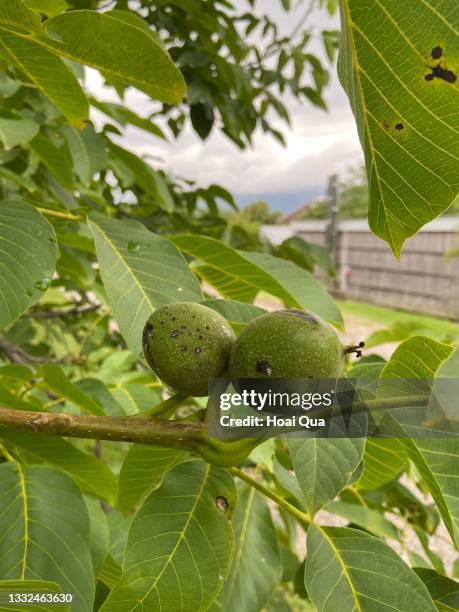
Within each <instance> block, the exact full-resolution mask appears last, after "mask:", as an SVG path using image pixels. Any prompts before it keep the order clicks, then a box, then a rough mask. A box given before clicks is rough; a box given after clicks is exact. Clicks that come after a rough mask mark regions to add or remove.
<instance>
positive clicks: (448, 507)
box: [380, 336, 459, 543]
mask: <svg viewBox="0 0 459 612" xmlns="http://www.w3.org/2000/svg"><path fill="white" fill-rule="evenodd" d="M452 350H453V349H452V347H451V346H448V345H446V344H441V343H440V342H436V341H435V340H432V339H431V338H425V337H422V336H419V337H418V336H416V337H414V338H410V339H409V340H406V341H405V342H402V344H400V346H399V347H398V348H397V349H396V350H395V351H394V353H393V354H392V357H391V359H390V360H389V362H388V363H387V365H386V367H385V368H384V370H383V372H382V375H381V383H380V395H381V396H384V395H391V394H392V395H393V394H394V391H396V392H397V395H410V394H412V393H413V388H414V392H415V393H416V392H417V393H420V392H421V391H424V388H425V390H426V392H430V384H431V383H430V380H429V379H431V378H432V377H433V376H434V374H435V372H436V371H437V370H438V368H439V367H440V364H441V363H443V362H444V361H445V359H447V357H448V356H449V355H450V354H451V353H452ZM394 377H397V380H395V381H394ZM403 377H406V378H405V379H404V378H403ZM414 378H420V379H421V380H420V383H419V385H416V386H414V385H413V379H414ZM423 379H424V380H423ZM425 379H426V380H425ZM396 383H397V384H396ZM397 422H398V425H399V426H400V427H401V429H402V432H403V436H404V437H401V438H400V442H401V444H402V445H403V447H404V448H405V450H406V452H407V453H408V456H409V458H410V459H411V461H413V463H414V464H415V466H416V468H417V470H418V472H419V473H420V475H421V477H422V479H423V481H424V483H425V484H426V486H427V487H428V489H429V491H430V493H431V494H432V497H433V498H434V500H435V503H436V506H437V508H438V511H439V512H440V514H441V517H442V518H443V521H444V523H445V526H446V528H447V529H448V531H449V533H450V535H451V537H452V539H453V541H454V542H456V543H457V542H458V541H459V492H458V488H457V479H456V478H455V477H451V476H452V475H455V474H456V472H457V464H458V460H459V444H458V440H457V437H456V436H452V437H446V436H445V437H438V435H437V436H434V437H433V436H431V435H430V436H428V437H427V435H426V436H424V437H421V436H422V432H421V431H420V428H419V427H416V428H415V429H414V431H413V430H412V429H410V424H409V422H408V423H405V422H403V421H402V420H401V418H399V417H397ZM413 435H416V437H415V438H413V437H412V436H413Z"/></svg>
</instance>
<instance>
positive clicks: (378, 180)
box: [339, 0, 459, 256]
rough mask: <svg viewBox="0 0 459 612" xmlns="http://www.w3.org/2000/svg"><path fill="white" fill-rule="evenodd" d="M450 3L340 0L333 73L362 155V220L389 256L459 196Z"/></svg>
mask: <svg viewBox="0 0 459 612" xmlns="http://www.w3.org/2000/svg"><path fill="white" fill-rule="evenodd" d="M456 8H457V4H456V0H445V2H443V3H442V4H441V5H438V6H437V4H436V3H429V2H420V3H417V4H416V6H415V7H414V8H413V11H407V10H406V7H404V6H402V5H401V4H400V3H399V2H397V0H384V2H381V1H378V2H371V0H343V1H342V2H341V23H342V31H343V35H342V44H341V48H340V57H339V73H340V79H341V83H342V84H343V86H344V88H345V89H346V91H347V94H348V96H349V99H350V102H351V106H352V109H353V111H354V115H355V117H356V121H357V127H358V130H359V136H360V141H361V143H362V146H363V150H364V154H365V161H366V167H367V175H368V183H369V191H370V210H369V221H370V227H371V229H372V230H373V231H374V232H375V233H376V234H377V235H378V236H380V237H381V238H383V239H384V240H386V241H387V242H388V243H389V245H390V247H391V249H392V251H393V252H394V254H395V255H396V256H399V254H400V250H401V248H402V245H403V243H404V242H405V240H406V239H407V238H408V237H409V236H412V235H413V234H415V233H416V232H417V231H418V230H419V229H420V228H421V227H422V226H423V225H424V224H426V223H428V222H429V221H431V220H432V219H434V218H435V217H437V216H438V215H440V214H441V213H442V212H444V211H445V210H446V209H447V208H448V207H449V206H450V205H451V204H452V203H453V201H454V200H455V198H456V196H457V194H458V189H459V163H458V162H459V140H458V138H457V133H458V128H459V116H458V114H457V112H456V109H457V105H458V92H457V56H458V53H459V38H458V36H457V32H456V31H455V29H454V25H457V18H455V17H453V15H454V14H455V10H456ZM368 11H371V19H368ZM388 41H390V44H388Z"/></svg>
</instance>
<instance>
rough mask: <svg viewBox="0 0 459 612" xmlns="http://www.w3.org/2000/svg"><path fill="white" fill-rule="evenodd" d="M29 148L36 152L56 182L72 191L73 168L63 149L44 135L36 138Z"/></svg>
mask: <svg viewBox="0 0 459 612" xmlns="http://www.w3.org/2000/svg"><path fill="white" fill-rule="evenodd" d="M29 146H30V147H31V149H33V151H35V153H36V154H37V155H38V157H39V159H40V161H41V162H42V163H43V164H44V165H45V166H46V167H47V168H48V170H49V171H50V172H51V174H52V175H53V176H54V178H55V179H56V181H58V182H59V183H60V184H61V185H62V186H63V187H65V188H67V189H69V190H71V189H72V188H73V175H72V167H71V165H70V160H69V159H68V157H67V155H66V153H65V152H64V151H63V150H62V149H58V148H57V147H56V145H55V144H53V143H52V142H51V141H50V140H49V139H48V138H46V136H44V134H38V136H35V138H34V139H33V140H32V141H31V143H30V145H29Z"/></svg>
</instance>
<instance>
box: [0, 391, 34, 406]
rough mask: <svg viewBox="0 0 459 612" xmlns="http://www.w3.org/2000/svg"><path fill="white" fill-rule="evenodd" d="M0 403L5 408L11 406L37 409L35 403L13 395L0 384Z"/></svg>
mask: <svg viewBox="0 0 459 612" xmlns="http://www.w3.org/2000/svg"><path fill="white" fill-rule="evenodd" d="M0 404H1V406H3V407H5V408H12V409H13V410H31V411H34V410H38V409H37V407H36V406H35V404H32V403H31V402H27V401H26V400H23V399H22V398H21V397H17V396H16V395H13V394H12V393H11V392H10V391H8V389H6V388H5V387H4V386H3V385H0Z"/></svg>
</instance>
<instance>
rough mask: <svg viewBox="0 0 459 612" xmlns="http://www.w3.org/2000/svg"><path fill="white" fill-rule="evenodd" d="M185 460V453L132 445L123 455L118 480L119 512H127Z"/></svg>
mask: <svg viewBox="0 0 459 612" xmlns="http://www.w3.org/2000/svg"><path fill="white" fill-rule="evenodd" d="M188 457H189V455H188V453H186V452H183V451H179V450H174V449H170V448H160V447H156V446H142V445H141V444H135V445H133V446H132V447H131V448H130V449H129V452H128V454H127V455H126V458H125V460H124V463H123V466H122V468H121V472H120V476H119V492H118V507H119V508H120V510H122V511H123V512H124V513H125V514H128V513H129V512H131V511H132V510H133V509H134V508H135V507H136V506H138V505H139V504H141V503H142V501H143V500H144V499H145V497H147V495H149V494H150V493H151V492H152V491H154V490H155V489H157V488H158V487H159V486H160V485H161V483H162V481H163V479H164V476H165V475H166V474H167V472H169V471H170V470H171V469H173V468H174V467H175V466H176V465H178V464H179V463H183V461H186V460H187V459H188Z"/></svg>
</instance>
